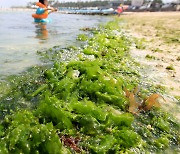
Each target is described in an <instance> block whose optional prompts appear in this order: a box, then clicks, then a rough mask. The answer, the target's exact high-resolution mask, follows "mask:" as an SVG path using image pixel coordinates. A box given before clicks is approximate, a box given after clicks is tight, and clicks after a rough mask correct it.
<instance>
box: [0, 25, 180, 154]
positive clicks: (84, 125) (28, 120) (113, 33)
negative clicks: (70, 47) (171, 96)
mask: <svg viewBox="0 0 180 154" xmlns="http://www.w3.org/2000/svg"><path fill="white" fill-rule="evenodd" d="M86 39H87V38H86ZM130 45H131V42H130V41H129V40H128V38H127V37H126V36H125V35H124V34H123V33H122V32H121V31H120V29H119V25H118V22H109V23H108V24H106V25H104V26H101V28H100V29H99V30H97V31H96V32H94V35H93V36H92V37H90V38H88V39H87V42H86V45H85V46H83V47H81V49H79V50H80V51H81V54H80V55H79V56H78V57H79V59H78V60H71V61H70V62H62V61H60V60H59V56H58V59H57V60H56V58H55V57H54V56H53V62H54V65H53V67H52V68H48V69H45V70H44V71H43V74H41V75H40V76H38V78H39V77H41V78H42V79H41V80H42V82H41V84H38V85H37V84H36V86H33V82H32V84H31V85H32V89H33V90H32V89H31V90H27V91H26V90H25V89H26V88H24V89H22V88H20V92H23V91H25V92H24V93H23V95H21V97H23V98H25V99H26V100H28V101H29V102H31V103H33V101H35V100H36V101H37V102H36V105H35V107H34V110H30V109H29V108H27V109H22V108H21V109H19V110H16V111H14V112H13V113H11V115H6V116H5V117H4V119H3V120H2V121H1V124H0V153H53V154H56V153H57V154H58V153H143V152H148V151H149V152H161V151H163V150H165V149H167V150H169V149H171V148H172V147H173V148H174V152H175V151H178V146H179V141H180V138H179V124H178V123H177V122H176V121H175V120H174V119H173V118H171V116H170V115H169V114H168V113H165V112H163V111H162V110H161V109H160V104H159V103H158V102H157V101H156V99H157V98H159V97H161V96H160V95H159V94H152V95H151V96H149V97H148V98H146V99H145V100H144V101H143V103H142V101H140V100H143V98H142V96H143V95H145V94H144V93H143V92H142V91H141V92H137V90H136V87H137V85H139V84H140V79H139V77H140V74H139V73H138V71H137V69H136V67H137V66H136V63H135V62H134V61H133V60H132V59H131V57H130V56H129V53H128V51H129V47H130ZM55 53H56V54H57V51H56V52H55ZM51 54H52V52H51ZM88 55H89V56H88ZM90 56H93V57H94V58H90ZM48 57H52V56H47V58H48ZM51 61H52V59H51ZM134 89H135V90H134ZM140 93H141V94H140ZM141 95H142V96H141ZM136 99H138V100H139V101H136ZM14 103H16V102H14Z"/></svg>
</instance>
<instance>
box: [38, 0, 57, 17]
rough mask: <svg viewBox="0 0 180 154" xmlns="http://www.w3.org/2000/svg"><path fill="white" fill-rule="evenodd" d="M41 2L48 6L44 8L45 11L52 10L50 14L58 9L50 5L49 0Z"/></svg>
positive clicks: (40, 0)
mask: <svg viewBox="0 0 180 154" xmlns="http://www.w3.org/2000/svg"><path fill="white" fill-rule="evenodd" d="M39 3H41V4H43V5H44V6H46V8H45V9H44V11H48V10H50V12H48V13H49V14H50V13H51V12H55V11H57V9H56V8H53V7H49V6H48V0H39Z"/></svg>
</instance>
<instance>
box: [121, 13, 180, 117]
mask: <svg viewBox="0 0 180 154" xmlns="http://www.w3.org/2000/svg"><path fill="white" fill-rule="evenodd" d="M179 17H180V12H139V13H124V15H122V16H121V18H122V19H123V20H124V21H125V25H124V28H125V29H126V30H127V31H128V33H129V34H130V35H132V36H133V37H135V38H137V39H140V40H142V41H140V42H139V43H140V46H139V49H137V48H134V49H132V50H131V55H132V56H133V57H134V58H135V59H136V60H137V61H138V62H140V64H142V65H145V71H144V76H145V78H146V79H145V80H150V81H152V82H153V83H154V84H156V85H159V86H160V87H162V86H163V87H164V88H165V89H166V91H167V92H168V94H169V95H168V96H167V97H166V100H167V103H166V104H165V105H164V106H165V108H167V110H168V111H170V110H171V109H172V110H173V111H174V110H177V111H176V117H177V118H179V119H180V114H179V105H178V102H179V101H178V102H177V104H176V103H174V101H175V100H174V99H173V97H175V98H177V100H179V97H180V38H179V36H180V18H179ZM171 96H173V97H171ZM177 100H176V101H177ZM170 102H171V103H170Z"/></svg>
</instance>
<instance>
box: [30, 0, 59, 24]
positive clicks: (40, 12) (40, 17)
mask: <svg viewBox="0 0 180 154" xmlns="http://www.w3.org/2000/svg"><path fill="white" fill-rule="evenodd" d="M36 5H37V6H38V7H39V8H38V9H37V11H36V14H32V17H33V18H34V19H35V22H43V21H46V19H47V18H48V15H49V14H50V13H51V12H55V11H57V9H55V8H53V7H49V6H48V1H47V0H39V2H37V3H36Z"/></svg>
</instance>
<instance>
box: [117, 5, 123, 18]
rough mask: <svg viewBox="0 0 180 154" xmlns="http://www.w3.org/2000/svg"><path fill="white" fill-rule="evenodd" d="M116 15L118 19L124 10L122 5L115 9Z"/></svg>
mask: <svg viewBox="0 0 180 154" xmlns="http://www.w3.org/2000/svg"><path fill="white" fill-rule="evenodd" d="M116 11H117V13H118V17H120V15H121V14H122V13H123V11H124V9H123V5H122V4H120V5H119V6H118V8H117V10H116Z"/></svg>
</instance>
